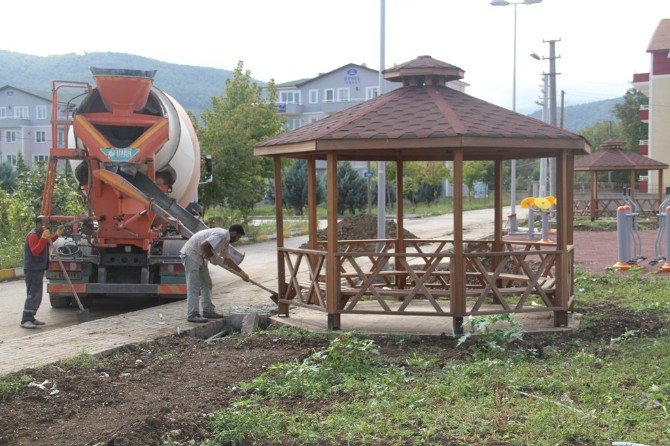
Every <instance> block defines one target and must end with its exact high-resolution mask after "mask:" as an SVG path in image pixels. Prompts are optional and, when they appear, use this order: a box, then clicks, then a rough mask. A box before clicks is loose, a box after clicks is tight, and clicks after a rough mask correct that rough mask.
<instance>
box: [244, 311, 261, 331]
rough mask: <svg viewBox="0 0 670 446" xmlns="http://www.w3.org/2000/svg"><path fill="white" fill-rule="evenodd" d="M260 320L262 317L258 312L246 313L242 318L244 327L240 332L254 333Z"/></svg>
mask: <svg viewBox="0 0 670 446" xmlns="http://www.w3.org/2000/svg"><path fill="white" fill-rule="evenodd" d="M259 322H260V317H259V316H258V313H247V314H245V315H244V319H242V329H241V330H240V332H241V333H244V334H251V333H254V332H255V331H256V328H257V327H258V324H259Z"/></svg>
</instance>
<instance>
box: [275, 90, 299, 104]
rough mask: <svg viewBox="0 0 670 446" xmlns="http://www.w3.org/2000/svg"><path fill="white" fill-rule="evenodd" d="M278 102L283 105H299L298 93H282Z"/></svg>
mask: <svg viewBox="0 0 670 446" xmlns="http://www.w3.org/2000/svg"><path fill="white" fill-rule="evenodd" d="M279 102H282V103H284V104H300V92H299V91H282V92H280V93H279Z"/></svg>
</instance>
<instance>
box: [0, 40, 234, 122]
mask: <svg viewBox="0 0 670 446" xmlns="http://www.w3.org/2000/svg"><path fill="white" fill-rule="evenodd" d="M92 66H93V67H101V68H128V69H138V70H158V72H157V73H156V77H155V84H156V86H157V87H158V88H160V89H161V90H164V91H165V92H167V93H169V94H170V95H171V96H173V97H174V98H175V99H177V101H178V102H179V103H181V105H183V106H184V108H186V109H187V110H191V111H192V112H193V113H195V114H196V115H200V113H201V112H202V111H203V110H204V109H206V108H209V106H210V98H212V97H213V96H221V95H223V93H224V91H225V82H226V79H228V78H230V77H232V75H233V73H232V71H228V70H221V69H217V68H205V67H195V66H189V65H178V64H172V63H167V62H161V61H159V60H155V59H149V58H147V57H141V56H134V55H132V54H123V53H86V54H84V55H78V54H64V55H59V56H46V57H41V56H30V55H27V54H21V53H14V52H9V51H2V50H0V86H3V85H7V84H9V85H13V86H15V87H18V88H27V89H32V90H39V91H44V92H50V91H51V81H52V80H55V79H59V80H68V81H84V82H91V83H92V82H93V78H92V77H91V71H90V70H89V67H92Z"/></svg>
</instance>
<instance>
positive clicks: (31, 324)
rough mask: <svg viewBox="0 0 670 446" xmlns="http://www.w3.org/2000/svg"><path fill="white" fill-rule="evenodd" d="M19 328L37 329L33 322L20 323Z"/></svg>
mask: <svg viewBox="0 0 670 446" xmlns="http://www.w3.org/2000/svg"><path fill="white" fill-rule="evenodd" d="M21 327H22V328H37V325H35V323H34V322H33V321H25V322H21Z"/></svg>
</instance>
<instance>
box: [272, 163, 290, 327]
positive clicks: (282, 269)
mask: <svg viewBox="0 0 670 446" xmlns="http://www.w3.org/2000/svg"><path fill="white" fill-rule="evenodd" d="M273 161H274V174H275V220H276V227H277V248H278V249H277V282H278V283H277V289H278V290H279V298H280V299H282V298H284V299H285V298H286V297H287V296H286V288H287V287H286V265H285V263H284V253H283V252H280V251H279V248H283V247H284V208H283V199H282V188H281V157H280V156H279V155H275V156H274V158H273ZM278 307H279V314H281V315H282V316H286V317H288V304H286V303H279V304H278Z"/></svg>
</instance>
